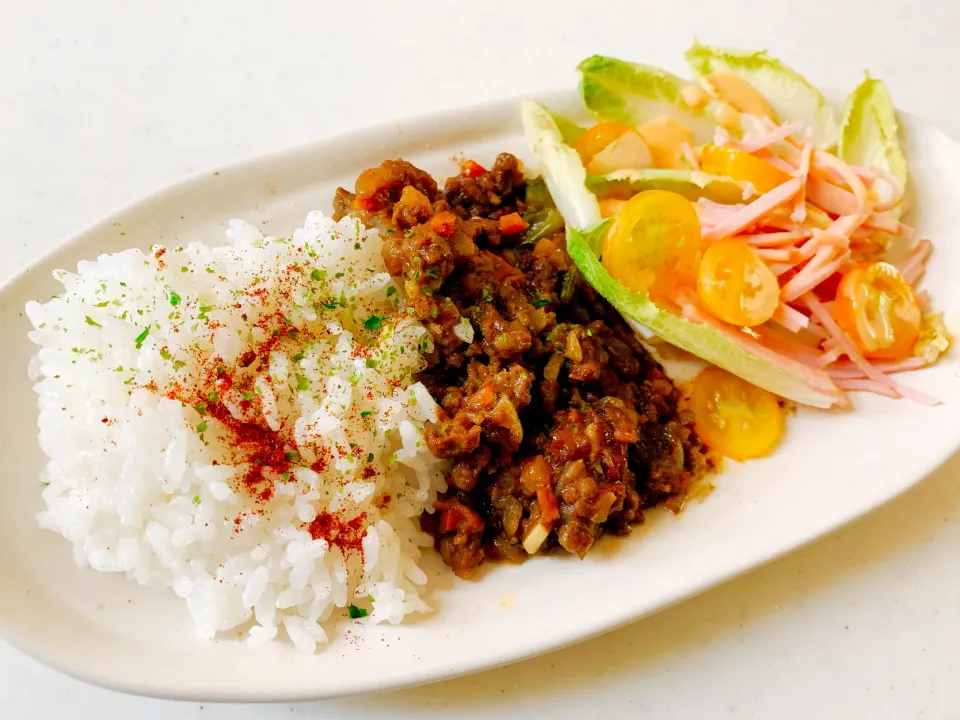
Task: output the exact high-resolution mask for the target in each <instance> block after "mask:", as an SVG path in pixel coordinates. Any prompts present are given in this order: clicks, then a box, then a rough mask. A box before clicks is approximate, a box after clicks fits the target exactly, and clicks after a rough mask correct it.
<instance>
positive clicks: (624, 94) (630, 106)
mask: <svg viewBox="0 0 960 720" xmlns="http://www.w3.org/2000/svg"><path fill="white" fill-rule="evenodd" d="M577 69H578V70H579V71H580V97H581V98H582V99H583V104H584V106H585V107H586V108H587V110H589V111H590V112H591V113H592V114H593V115H594V116H596V117H597V118H598V119H599V120H604V121H609V122H620V123H624V124H626V125H633V126H640V125H642V124H643V123H644V122H646V121H648V120H653V119H654V118H658V117H661V116H664V115H666V116H669V117H673V118H675V119H676V120H678V121H679V122H682V123H683V124H684V125H685V126H686V127H687V128H689V129H690V131H691V132H692V133H693V139H694V145H702V144H705V143H708V142H710V141H711V139H712V138H713V131H714V129H715V128H716V125H717V123H716V122H715V121H714V120H713V118H711V117H710V116H709V115H707V113H705V112H704V111H703V110H702V109H697V108H692V107H690V105H688V104H687V102H686V101H685V100H684V99H683V93H682V92H681V91H682V90H683V88H684V87H685V86H686V85H688V84H689V83H687V81H686V80H683V79H682V78H679V77H677V76H676V75H671V74H670V73H668V72H666V71H664V70H660V69H659V68H655V67H650V66H649V65H639V64H636V63H629V62H624V61H623V60H617V59H616V58H609V57H603V56H602V55H594V56H593V57H589V58H587V59H586V60H584V61H583V62H582V63H580V65H579V66H578V67H577Z"/></svg>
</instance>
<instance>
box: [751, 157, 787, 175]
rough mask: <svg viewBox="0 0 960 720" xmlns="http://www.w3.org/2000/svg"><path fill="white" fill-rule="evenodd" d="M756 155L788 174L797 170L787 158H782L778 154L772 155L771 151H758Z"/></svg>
mask: <svg viewBox="0 0 960 720" xmlns="http://www.w3.org/2000/svg"><path fill="white" fill-rule="evenodd" d="M758 155H759V157H760V159H761V160H763V161H765V162H768V163H770V164H771V165H773V166H774V167H775V168H778V169H780V170H783V171H784V172H785V173H787V174H788V175H793V174H794V173H795V172H796V171H797V168H796V167H795V166H794V165H791V164H790V163H789V162H788V161H787V160H784V159H783V158H782V157H780V156H778V155H774V154H773V153H769V152H768V153H758Z"/></svg>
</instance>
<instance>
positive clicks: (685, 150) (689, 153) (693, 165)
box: [680, 140, 700, 172]
mask: <svg viewBox="0 0 960 720" xmlns="http://www.w3.org/2000/svg"><path fill="white" fill-rule="evenodd" d="M680 152H681V154H682V155H683V159H684V160H686V161H687V164H688V165H689V166H690V169H691V170H693V171H694V172H699V171H700V163H698V162H697V156H696V155H694V154H693V149H692V148H691V147H690V143H688V142H687V141H686V140H684V141H683V142H682V143H680Z"/></svg>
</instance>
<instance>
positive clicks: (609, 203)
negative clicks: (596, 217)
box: [598, 197, 627, 219]
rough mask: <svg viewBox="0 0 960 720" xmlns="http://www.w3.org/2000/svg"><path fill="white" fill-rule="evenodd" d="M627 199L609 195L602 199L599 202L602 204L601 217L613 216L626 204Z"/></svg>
mask: <svg viewBox="0 0 960 720" xmlns="http://www.w3.org/2000/svg"><path fill="white" fill-rule="evenodd" d="M626 202H627V201H626V200H621V199H620V198H615V197H609V198H604V199H603V200H600V201H599V202H598V204H599V205H600V217H602V218H604V219H606V218H608V217H613V216H614V215H616V214H617V213H618V212H620V208H622V207H623V206H624V205H625V204H626Z"/></svg>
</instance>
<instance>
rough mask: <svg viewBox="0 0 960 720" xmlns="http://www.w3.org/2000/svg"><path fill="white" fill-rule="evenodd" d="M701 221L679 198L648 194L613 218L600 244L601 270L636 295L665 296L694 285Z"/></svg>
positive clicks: (633, 200) (627, 204)
mask: <svg viewBox="0 0 960 720" xmlns="http://www.w3.org/2000/svg"><path fill="white" fill-rule="evenodd" d="M702 244H703V238H702V237H701V235H700V218H699V217H697V211H696V210H695V209H694V207H693V205H692V204H691V203H690V201H689V200H687V199H686V198H685V197H683V196H682V195H678V194H677V193H672V192H667V191H666V190H647V191H645V192H642V193H639V194H637V195H634V196H633V197H632V198H630V199H629V200H627V202H625V203H624V204H623V206H622V207H621V208H620V210H619V211H618V212H617V214H616V217H615V218H614V220H613V224H612V225H611V227H610V231H609V232H608V233H607V237H606V238H605V239H604V243H603V257H602V262H603V266H604V267H605V268H606V269H607V272H608V273H610V275H611V276H612V277H614V278H615V279H617V280H619V281H620V282H621V283H623V284H624V285H625V286H626V287H628V288H629V289H630V290H632V291H633V292H636V293H647V292H649V293H650V294H651V295H654V296H657V295H665V294H668V293H669V292H670V291H671V290H673V289H675V288H677V287H681V286H688V287H693V286H694V285H695V284H696V272H697V265H698V263H699V262H700V248H701V246H702Z"/></svg>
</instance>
